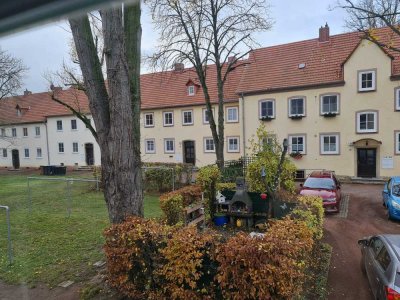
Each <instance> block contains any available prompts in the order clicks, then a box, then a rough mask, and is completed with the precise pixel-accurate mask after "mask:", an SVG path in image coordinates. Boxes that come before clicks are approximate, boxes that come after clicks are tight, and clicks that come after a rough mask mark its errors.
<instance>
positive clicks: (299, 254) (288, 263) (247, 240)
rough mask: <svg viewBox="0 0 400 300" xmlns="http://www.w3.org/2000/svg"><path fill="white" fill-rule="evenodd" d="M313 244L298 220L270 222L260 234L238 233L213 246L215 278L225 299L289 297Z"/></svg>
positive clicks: (299, 284)
mask: <svg viewBox="0 0 400 300" xmlns="http://www.w3.org/2000/svg"><path fill="white" fill-rule="evenodd" d="M312 246H313V239H312V233H311V231H310V230H309V228H308V227H307V226H306V224H305V223H304V222H302V221H296V220H291V219H289V218H285V219H284V220H280V221H276V222H274V223H273V224H272V225H271V227H270V229H269V231H268V232H267V233H266V234H265V236H264V237H262V238H251V237H250V236H249V235H248V234H245V233H239V234H237V235H236V236H234V237H232V238H230V239H229V240H228V241H227V242H226V243H225V244H221V245H220V246H219V249H218V250H217V253H218V255H217V261H218V263H219V264H220V266H219V267H218V275H217V280H218V283H219V286H220V288H221V292H222V296H223V298H226V299H271V298H272V299H293V298H296V296H297V295H299V294H300V292H301V288H302V283H303V282H304V280H305V274H304V269H305V262H306V260H307V257H308V256H309V255H310V253H311V249H312Z"/></svg>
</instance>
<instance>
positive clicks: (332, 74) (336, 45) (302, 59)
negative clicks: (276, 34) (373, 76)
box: [237, 28, 400, 93]
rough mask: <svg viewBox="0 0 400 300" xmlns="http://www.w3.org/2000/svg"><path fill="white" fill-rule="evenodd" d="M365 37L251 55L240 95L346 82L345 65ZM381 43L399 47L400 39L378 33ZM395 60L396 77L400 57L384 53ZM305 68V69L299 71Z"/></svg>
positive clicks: (308, 43) (345, 36)
mask: <svg viewBox="0 0 400 300" xmlns="http://www.w3.org/2000/svg"><path fill="white" fill-rule="evenodd" d="M362 35H363V34H362V33H359V32H351V33H344V34H339V35H333V36H331V37H330V40H329V41H328V42H325V43H320V42H319V41H318V38H317V39H311V40H305V41H300V42H295V43H290V44H283V45H278V46H272V47H266V48H260V49H256V50H254V51H252V53H251V54H250V57H249V62H250V63H249V64H248V65H247V66H246V67H245V70H244V72H243V78H242V80H241V82H240V84H239V86H238V89H237V92H238V93H257V92H268V91H271V92H273V91H275V90H284V89H295V88H296V87H298V88H300V87H305V86H314V85H324V84H334V83H340V82H342V81H343V68H342V65H343V63H344V62H345V61H346V60H347V59H348V58H349V57H350V56H351V54H352V53H353V52H354V50H355V49H356V48H357V46H358V45H359V43H360V39H361V37H362ZM376 35H377V36H378V37H379V39H380V41H382V42H385V41H387V40H388V39H391V40H392V42H393V46H395V47H400V37H398V36H395V35H393V38H392V37H391V35H390V30H389V29H388V28H381V29H378V30H376ZM384 51H385V53H387V54H388V55H389V56H390V57H391V58H392V59H393V74H392V75H399V74H400V53H398V52H394V51H390V50H388V49H385V50H384ZM300 64H305V67H304V68H302V69H301V68H299V65H300Z"/></svg>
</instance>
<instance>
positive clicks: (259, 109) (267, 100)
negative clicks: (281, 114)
mask: <svg viewBox="0 0 400 300" xmlns="http://www.w3.org/2000/svg"><path fill="white" fill-rule="evenodd" d="M267 102H271V103H272V116H268V115H267V116H263V115H262V104H263V103H267ZM275 115H276V113H275V99H263V100H260V101H258V118H259V119H260V120H262V119H267V118H270V119H275Z"/></svg>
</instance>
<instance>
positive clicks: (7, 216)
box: [0, 205, 13, 265]
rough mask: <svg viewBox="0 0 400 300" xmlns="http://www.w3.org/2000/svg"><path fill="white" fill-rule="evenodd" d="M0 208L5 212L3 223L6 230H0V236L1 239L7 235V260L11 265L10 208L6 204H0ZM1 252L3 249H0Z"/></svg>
mask: <svg viewBox="0 0 400 300" xmlns="http://www.w3.org/2000/svg"><path fill="white" fill-rule="evenodd" d="M0 209H4V210H5V212H6V218H5V223H6V227H7V229H6V230H2V231H1V232H0V238H1V239H3V236H7V254H8V262H9V264H10V265H11V264H12V263H13V253H12V244H11V224H10V208H9V207H8V206H3V205H0ZM5 231H6V232H7V233H6V232H5ZM0 244H2V243H0ZM1 252H4V251H2V250H0V253H1Z"/></svg>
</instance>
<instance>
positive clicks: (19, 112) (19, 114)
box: [17, 108, 22, 117]
mask: <svg viewBox="0 0 400 300" xmlns="http://www.w3.org/2000/svg"><path fill="white" fill-rule="evenodd" d="M17 116H18V117H20V116H22V112H21V110H20V109H19V108H17Z"/></svg>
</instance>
